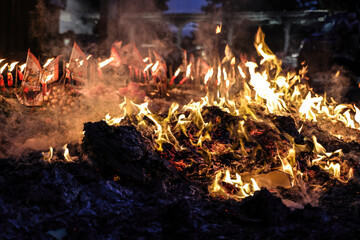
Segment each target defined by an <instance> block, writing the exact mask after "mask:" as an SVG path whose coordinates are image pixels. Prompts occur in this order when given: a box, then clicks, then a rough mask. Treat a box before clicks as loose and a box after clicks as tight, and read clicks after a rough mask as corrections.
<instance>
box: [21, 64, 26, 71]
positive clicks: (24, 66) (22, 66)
mask: <svg viewBox="0 0 360 240" xmlns="http://www.w3.org/2000/svg"><path fill="white" fill-rule="evenodd" d="M25 68H26V63H24V64H22V65H20V67H19V70H20V72H23V71H24V69H25Z"/></svg>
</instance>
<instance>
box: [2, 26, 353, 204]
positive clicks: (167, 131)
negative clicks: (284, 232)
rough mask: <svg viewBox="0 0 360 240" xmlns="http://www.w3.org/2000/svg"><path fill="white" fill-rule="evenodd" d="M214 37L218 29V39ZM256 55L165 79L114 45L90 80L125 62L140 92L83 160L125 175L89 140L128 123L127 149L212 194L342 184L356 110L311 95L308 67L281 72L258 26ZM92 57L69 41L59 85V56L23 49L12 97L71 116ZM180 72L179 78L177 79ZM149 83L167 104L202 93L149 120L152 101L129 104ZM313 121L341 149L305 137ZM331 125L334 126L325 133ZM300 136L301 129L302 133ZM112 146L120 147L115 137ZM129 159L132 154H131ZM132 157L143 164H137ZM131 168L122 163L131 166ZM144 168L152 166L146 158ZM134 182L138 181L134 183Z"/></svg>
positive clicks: (157, 68) (199, 65) (132, 88)
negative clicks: (183, 90) (177, 89)
mask: <svg viewBox="0 0 360 240" xmlns="http://www.w3.org/2000/svg"><path fill="white" fill-rule="evenodd" d="M219 31H221V28H220V29H217V33H218V32H219ZM255 47H256V50H257V52H258V54H259V63H255V62H250V61H247V60H246V59H245V58H243V57H241V58H240V59H238V58H236V57H235V55H234V54H233V52H232V51H231V49H230V47H229V46H226V49H225V57H224V58H223V59H222V61H220V59H219V58H218V57H217V58H216V59H215V61H214V62H215V63H216V64H215V65H213V66H212V67H210V66H209V65H208V64H207V63H206V62H205V61H204V60H203V59H198V61H197V62H196V63H195V60H194V59H193V58H190V59H189V61H188V60H187V58H184V60H183V64H182V65H181V66H180V67H179V68H178V70H177V71H176V72H175V73H174V75H173V76H171V77H170V78H169V79H168V78H167V67H166V64H165V61H164V59H162V57H161V56H160V55H158V54H157V53H156V52H153V54H152V55H153V57H151V56H150V57H148V58H145V59H142V57H141V55H140V53H139V52H138V50H137V49H136V47H135V45H134V43H130V44H127V45H125V46H122V42H115V43H114V44H113V46H112V49H111V56H110V58H109V59H107V60H105V61H102V62H99V63H97V64H96V65H95V66H96V67H95V69H96V70H97V71H95V72H97V77H98V78H101V77H102V74H103V71H104V69H106V67H107V66H111V67H116V68H118V67H119V66H120V65H121V64H126V65H128V66H129V74H130V78H131V79H133V80H136V81H137V82H138V84H134V83H130V84H129V85H128V86H127V87H125V88H120V91H119V92H120V94H121V95H125V96H126V97H125V99H124V101H123V102H122V103H121V104H120V111H121V112H122V114H121V116H118V117H111V116H110V114H108V115H106V117H105V119H104V121H105V122H106V124H107V125H109V126H112V127H114V129H112V128H110V129H108V128H106V127H104V126H103V125H96V127H95V128H92V127H89V125H87V127H85V137H84V143H86V144H84V152H85V153H87V154H89V156H92V157H93V158H95V159H94V161H95V162H98V164H99V165H101V166H107V167H108V166H112V167H114V169H116V170H117V172H119V173H120V174H123V175H126V176H127V177H131V176H128V172H126V171H125V172H124V171H122V170H121V168H122V167H120V166H124V163H122V164H119V163H117V161H118V160H115V161H112V160H111V161H110V163H109V164H107V163H106V164H102V163H101V161H105V160H104V159H102V157H103V156H104V154H102V153H101V151H105V150H104V149H102V148H99V147H96V146H97V143H96V141H98V139H103V138H102V136H97V135H96V134H95V135H94V136H95V137H90V135H91V133H90V132H91V131H94V129H95V131H97V130H96V129H98V128H99V129H98V131H100V132H101V131H105V132H107V131H109V132H112V131H115V132H116V131H120V132H121V131H125V130H124V129H122V128H121V127H123V126H126V125H131V126H135V128H136V130H134V129H132V130H131V131H130V133H129V134H131V135H133V136H135V137H134V139H136V141H135V140H134V139H133V140H134V143H133V144H140V145H141V144H142V142H143V141H145V142H147V144H145V145H146V146H147V147H142V148H143V149H145V148H146V149H147V150H146V151H145V150H144V154H143V155H144V156H147V157H148V158H149V159H153V158H152V157H149V156H150V155H152V154H150V152H151V151H150V150H149V148H148V147H149V146H151V147H150V148H152V149H153V150H155V149H156V152H157V154H158V155H159V156H161V157H162V158H163V159H165V160H166V161H169V162H170V164H171V165H172V166H173V167H174V168H175V169H177V170H178V171H179V172H180V173H182V174H183V175H184V176H185V177H186V178H187V179H189V180H192V181H198V182H202V183H203V184H206V185H208V191H209V193H210V195H211V196H215V197H224V198H234V199H243V198H245V197H248V196H251V195H253V194H254V192H255V191H258V190H260V189H261V188H263V187H266V188H269V189H273V190H275V189H278V188H284V189H288V190H289V191H291V190H292V189H299V188H300V187H301V186H307V187H310V185H312V184H311V183H312V182H313V181H315V180H314V179H315V178H314V176H315V175H316V176H317V175H319V174H323V173H326V176H327V177H325V178H326V179H327V180H328V179H336V180H337V181H339V182H342V183H347V182H348V181H349V180H350V179H351V178H352V177H353V173H354V167H355V162H354V161H352V160H351V159H349V157H348V156H349V155H345V154H344V153H343V149H342V148H343V147H344V146H345V145H346V142H345V141H343V140H342V138H344V140H348V138H347V137H346V136H345V135H346V133H347V132H348V131H352V133H354V134H355V135H357V134H358V130H359V129H360V110H359V109H358V108H357V107H356V106H355V105H343V104H337V103H336V102H335V101H334V100H331V101H329V100H328V99H327V98H326V97H323V96H319V95H316V94H315V93H313V92H312V91H311V89H310V88H309V86H308V83H307V78H306V75H305V74H306V67H304V68H303V69H301V70H300V71H299V72H298V73H296V72H288V73H284V72H283V71H282V69H281V65H282V64H281V61H280V60H279V59H278V58H277V57H276V56H275V55H274V54H273V52H272V51H271V50H270V49H269V47H268V46H267V45H266V43H265V35H264V33H263V32H262V30H261V29H260V28H259V30H258V32H257V34H256V38H255ZM185 56H186V54H185ZM90 59H91V56H86V55H85V54H84V53H83V52H82V51H81V50H80V48H79V47H78V46H77V45H76V43H75V44H74V48H73V51H72V54H71V57H70V60H69V63H68V64H65V63H64V61H62V63H63V64H62V67H63V69H62V72H63V75H62V77H61V74H60V73H59V72H61V67H60V66H61V64H60V63H61V56H58V57H57V58H54V59H49V60H48V61H47V62H46V63H45V65H44V66H43V67H41V66H40V64H39V62H38V60H37V59H36V58H35V57H34V56H33V55H32V54H31V53H30V51H29V53H28V58H27V63H26V67H25V66H22V67H21V68H20V70H19V72H18V73H19V74H20V73H21V74H22V72H23V71H24V72H25V73H24V75H25V76H24V81H23V82H22V95H17V97H18V99H19V100H20V101H21V102H22V103H23V104H24V105H27V106H39V105H42V104H43V103H45V104H46V105H47V106H49V107H50V108H53V109H54V110H55V111H57V112H61V113H63V114H68V113H70V112H71V111H72V110H71V109H77V108H73V107H74V106H75V105H78V102H79V95H80V90H81V87H82V86H83V85H85V84H87V83H88V81H89V78H91V76H89V72H91V71H90V70H89V69H91V66H93V67H94V64H91V63H90ZM152 59H155V61H153V60H152ZM16 64H17V63H14V64H12V67H13V66H15V65H16ZM6 66H7V65H5V67H6ZM5 67H3V68H2V69H1V71H3V70H4V68H5ZM24 69H25V70H24ZM180 72H183V76H182V77H181V79H178V76H179V74H180ZM92 73H93V72H92ZM150 73H151V74H150ZM151 84H153V85H155V86H157V90H156V92H158V93H161V95H163V96H164V95H168V96H169V94H168V92H169V89H171V88H174V85H176V86H181V85H189V84H193V86H195V87H198V88H199V89H203V90H205V91H204V93H206V96H204V97H202V98H201V100H200V101H191V102H190V103H188V104H186V105H184V106H182V107H180V105H179V103H176V102H173V103H172V104H171V106H170V108H169V110H168V113H167V114H166V115H161V114H155V113H153V112H152V111H151V110H150V107H149V102H145V103H142V104H137V103H134V102H133V101H132V100H131V98H134V97H136V96H137V95H138V96H140V95H141V96H140V97H139V98H138V99H137V100H138V101H137V102H139V99H141V100H142V99H143V95H144V94H142V93H141V94H138V93H139V92H141V90H140V89H139V86H145V88H146V87H148V86H149V85H151ZM8 85H9V84H8ZM132 92H134V93H132ZM73 112H74V111H73ZM316 123H318V128H320V129H321V128H322V126H323V128H324V130H325V129H326V131H328V135H326V136H327V138H328V139H330V140H329V141H328V142H336V141H338V143H339V142H340V144H335V145H334V146H339V148H336V149H326V148H325V147H323V146H322V141H318V138H319V137H320V138H319V139H323V138H324V134H323V133H319V132H316V131H309V129H310V128H311V125H313V124H316ZM333 125H334V126H336V127H331V126H333ZM117 127H119V128H121V129H122V130H118V129H117ZM345 127H347V128H345ZM304 129H307V130H306V131H305V133H304V134H303V132H304ZM126 131H127V130H126ZM126 131H125V132H126ZM137 131H139V132H141V134H140V133H138V132H137ZM309 133H312V134H309ZM89 134H90V135H89ZM318 134H320V136H319V135H318ZM104 135H108V133H106V134H105V133H104ZM125 135H126V134H125ZM125 135H124V136H125ZM140 135H141V136H143V137H145V140H143V139H142V137H139V136H140ZM146 139H147V140H146ZM113 140H114V142H115V143H119V144H125V145H126V144H127V143H126V142H124V141H121V140H119V139H116V138H115V139H113ZM104 141H107V140H104ZM130 142H131V141H130ZM110 145H112V146H113V147H115V148H117V147H118V146H116V145H113V144H110ZM145 145H144V146H145ZM89 146H92V147H93V148H94V149H91V147H90V148H89ZM104 147H106V146H105V145H104ZM130 148H132V147H130ZM95 149H97V150H95ZM124 151H125V150H124ZM136 151H137V150H133V152H136ZM93 152H97V154H92V153H93ZM109 152H111V151H109ZM125 152H126V151H125ZM145 152H146V154H145ZM348 152H349V151H347V152H346V153H348ZM49 154H50V153H48V155H49ZM132 154H133V153H132V151H130V152H129V153H128V155H130V156H132ZM50 155H51V154H50ZM105 155H106V154H105ZM114 155H116V154H114ZM135 155H136V154H135ZM135 155H134V156H135ZM136 156H137V155H136ZM134 158H135V159H137V160H139V161H140V159H143V156H142V157H134ZM135 162H136V161H131V160H129V161H128V164H129V165H132V164H134V163H135ZM143 164H144V165H145V166H151V164H150V163H149V162H148V160H147V161H144V162H143ZM135 165H136V166H137V167H133V168H132V169H133V170H132V172H133V173H134V174H135V173H136V172H137V171H136V170H135V169H136V168H138V169H142V170H141V171H140V172H141V174H143V175H146V171H147V170H146V167H145V168H143V167H141V166H138V163H136V164H135ZM126 169H127V168H126ZM130 169H131V168H130ZM141 174H140V173H138V178H141V177H139V176H140V175H141ZM304 198H305V197H304ZM303 200H304V199H303ZM304 201H305V202H306V200H304Z"/></svg>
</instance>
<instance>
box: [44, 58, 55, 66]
mask: <svg viewBox="0 0 360 240" xmlns="http://www.w3.org/2000/svg"><path fill="white" fill-rule="evenodd" d="M53 60H54V58H49V59H48V60H47V61H46V62H45V64H44V66H43V68H46V67H47V66H49V64H50V63H51V62H52V61H53Z"/></svg>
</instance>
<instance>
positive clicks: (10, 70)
mask: <svg viewBox="0 0 360 240" xmlns="http://www.w3.org/2000/svg"><path fill="white" fill-rule="evenodd" d="M18 63H19V62H13V63H11V64H10V66H9V72H12V71H13V70H14V68H15V66H16V64H18Z"/></svg>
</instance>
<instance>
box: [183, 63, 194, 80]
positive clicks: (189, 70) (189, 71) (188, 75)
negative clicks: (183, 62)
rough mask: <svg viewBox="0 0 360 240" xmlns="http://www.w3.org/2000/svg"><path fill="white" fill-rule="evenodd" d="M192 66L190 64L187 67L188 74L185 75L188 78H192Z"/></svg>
mask: <svg viewBox="0 0 360 240" xmlns="http://www.w3.org/2000/svg"><path fill="white" fill-rule="evenodd" d="M191 66H192V63H190V64H189V65H188V66H187V67H186V74H185V76H186V77H190V73H191Z"/></svg>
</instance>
